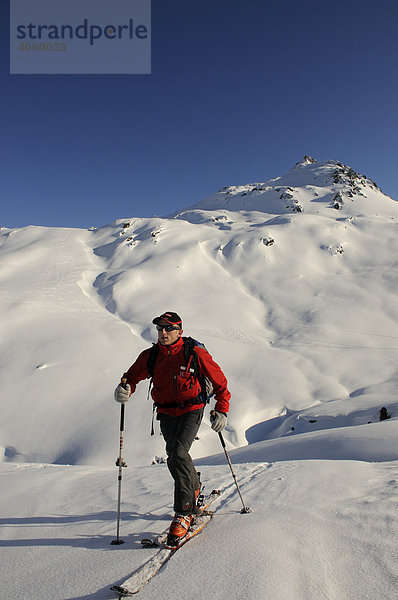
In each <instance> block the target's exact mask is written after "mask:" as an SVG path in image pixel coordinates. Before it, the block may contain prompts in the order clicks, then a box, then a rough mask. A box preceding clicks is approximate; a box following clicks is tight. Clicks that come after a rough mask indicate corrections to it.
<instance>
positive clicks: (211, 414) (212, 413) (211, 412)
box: [210, 409, 226, 450]
mask: <svg viewBox="0 0 398 600" xmlns="http://www.w3.org/2000/svg"><path fill="white" fill-rule="evenodd" d="M210 416H211V417H215V416H216V411H215V410H214V409H213V410H211V411H210ZM218 437H219V438H220V442H221V446H222V447H223V448H224V450H225V449H226V445H225V440H224V436H223V434H222V433H221V431H219V432H218Z"/></svg>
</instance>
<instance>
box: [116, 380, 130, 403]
mask: <svg viewBox="0 0 398 600" xmlns="http://www.w3.org/2000/svg"><path fill="white" fill-rule="evenodd" d="M130 393H131V387H130V386H129V384H128V383H125V384H124V385H122V384H121V383H119V385H118V386H117V388H116V389H115V400H116V402H120V404H125V403H126V402H127V400H128V399H129V398H130Z"/></svg>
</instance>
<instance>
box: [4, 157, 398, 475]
mask: <svg viewBox="0 0 398 600" xmlns="http://www.w3.org/2000/svg"><path fill="white" fill-rule="evenodd" d="M336 197H337V200H336ZM336 204H337V205H338V207H337V208H334V206H335V205H336ZM298 210H300V211H301V212H297V211H298ZM397 231H398V203H397V202H396V201H394V200H392V199H391V198H388V197H386V196H384V195H383V194H382V192H381V191H380V190H379V189H378V188H377V186H376V184H374V183H373V182H372V181H371V180H369V179H367V178H365V177H364V176H360V175H358V174H356V173H354V172H353V171H352V169H350V168H349V167H346V166H344V165H341V163H338V162H334V161H327V162H323V163H320V162H317V161H314V159H310V158H309V157H306V158H305V159H303V160H302V161H300V162H299V163H298V164H297V165H296V166H295V167H293V169H291V170H290V171H289V172H288V173H287V174H286V175H284V176H282V177H279V178H276V179H274V180H271V181H268V182H265V183H261V184H250V185H242V186H234V187H229V188H224V189H223V190H221V191H220V192H218V193H217V194H215V195H214V196H212V197H210V198H208V199H206V200H204V201H203V202H202V203H200V204H199V205H196V206H195V207H191V208H188V209H186V210H183V211H180V212H179V213H178V214H176V215H173V216H171V217H165V218H147V219H134V218H131V219H123V220H118V221H115V223H113V224H111V225H107V226H105V227H102V228H100V229H98V230H94V231H85V230H76V229H62V228H58V229H57V228H42V227H26V228H23V229H20V230H8V229H6V228H3V229H2V230H1V231H0V314H1V316H2V323H3V326H2V331H1V336H0V349H1V354H2V357H3V360H2V361H1V365H0V376H1V381H2V386H1V387H2V390H1V410H2V421H1V424H0V445H1V446H2V447H4V448H5V456H4V459H5V460H18V461H28V462H32V461H33V462H36V461H38V462H49V463H72V464H98V465H102V464H109V463H110V462H111V461H113V459H114V458H113V457H114V453H115V435H117V431H116V430H117V426H118V424H117V415H116V407H115V405H114V403H113V399H112V397H113V389H114V387H115V384H116V383H117V382H118V380H119V377H120V374H121V373H122V372H123V371H124V370H125V369H126V368H127V367H128V366H129V365H130V364H131V363H132V362H133V360H134V359H135V357H136V356H137V354H138V352H140V351H141V350H143V349H144V348H145V347H147V346H148V345H150V343H151V342H152V341H153V340H155V339H156V335H155V334H156V332H155V331H154V327H153V326H152V325H151V321H152V317H153V316H155V315H157V314H160V313H161V312H163V311H164V310H167V309H169V310H170V309H172V310H176V311H177V312H179V313H180V314H181V315H182V316H183V320H184V329H185V333H186V334H187V335H192V336H194V337H195V338H197V339H199V340H200V341H202V342H204V343H205V344H206V346H207V348H208V349H209V351H210V352H211V354H213V356H214V358H215V359H216V361H217V362H219V363H220V364H221V366H222V367H223V369H224V371H225V372H226V374H227V377H228V380H229V384H230V389H231V392H232V396H233V401H232V405H231V413H230V419H229V429H228V432H227V439H228V441H229V443H230V444H232V445H233V446H235V447H237V446H243V445H245V444H246V443H247V441H259V440H261V439H265V438H266V437H268V436H269V434H270V433H271V432H269V431H268V428H269V423H271V425H272V424H275V423H277V424H278V430H277V434H278V436H281V435H291V434H292V430H291V427H292V426H295V423H294V422H295V421H297V423H296V427H295V430H294V433H302V432H305V431H312V430H313V429H319V428H329V427H330V426H339V427H341V426H348V427H354V426H357V425H362V424H367V423H368V421H375V420H377V419H378V413H379V410H380V408H381V406H383V405H385V404H388V407H389V410H390V413H391V414H392V415H393V416H394V415H395V414H396V412H397V402H398V400H397V398H396V394H395V389H396V382H397V377H398V375H397V374H398V368H397V359H398V302H397V295H398V279H397V265H398V261H397V256H398V236H397ZM146 395H147V385H146V384H145V383H142V384H141V385H140V386H139V389H138V391H137V393H136V396H135V398H134V400H133V401H132V402H130V404H129V407H128V411H127V413H128V414H127V428H128V430H129V443H128V444H127V447H126V452H127V454H128V456H127V458H128V461H129V463H130V464H142V465H147V464H150V462H151V460H152V457H153V455H154V454H155V455H159V454H161V453H162V452H163V444H162V440H161V439H160V438H159V436H156V438H155V440H153V439H150V438H149V436H148V431H149V429H150V412H151V411H150V406H149V403H148V402H147V401H146ZM10 399H12V401H10ZM303 411H304V412H303ZM71 414H73V416H74V418H73V419H71V418H70V415H71ZM314 419H316V421H317V423H316V425H315V426H314V423H312V424H309V423H308V421H309V420H311V421H313V420H314ZM265 422H267V423H268V425H266V426H264V427H263V428H261V427H258V424H259V423H265ZM255 427H257V429H256V430H255V431H256V432H255V433H254V434H253V431H254V430H253V428H255ZM261 431H263V432H265V433H266V435H265V438H264V437H263V436H262V433H261V434H260V435H259V432H261ZM274 434H275V432H274ZM274 434H273V435H274ZM216 442H217V441H216V440H214V436H212V435H211V432H209V431H204V432H203V434H202V436H201V439H200V441H199V442H198V443H197V445H196V446H195V451H194V452H195V456H205V455H207V454H212V453H214V452H215V451H217V450H218V447H217V443H216ZM397 458H398V454H397Z"/></svg>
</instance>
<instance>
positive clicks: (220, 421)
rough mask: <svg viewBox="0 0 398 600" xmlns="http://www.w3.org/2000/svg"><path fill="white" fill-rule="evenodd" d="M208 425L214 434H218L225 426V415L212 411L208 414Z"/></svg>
mask: <svg viewBox="0 0 398 600" xmlns="http://www.w3.org/2000/svg"><path fill="white" fill-rule="evenodd" d="M210 423H211V428H212V429H214V431H215V432H216V433H220V431H222V430H223V429H224V428H225V426H226V424H227V415H225V414H224V413H221V412H217V411H216V410H212V411H211V413H210Z"/></svg>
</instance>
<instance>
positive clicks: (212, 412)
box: [210, 410, 251, 515]
mask: <svg viewBox="0 0 398 600" xmlns="http://www.w3.org/2000/svg"><path fill="white" fill-rule="evenodd" d="M215 412H216V411H215V410H212V411H211V413H210V414H211V415H212V416H213V415H215ZM218 437H219V438H220V442H221V446H222V447H223V449H224V452H225V456H226V458H227V461H228V464H229V468H230V469H231V473H232V477H233V478H234V481H235V485H236V489H237V490H238V494H239V498H240V499H241V502H242V507H243V508H242V510H241V511H240V512H241V514H242V515H245V514H247V513H250V512H251V509H250V508H249V507H248V506H246V505H245V503H244V502H243V498H242V493H241V491H240V488H239V485H238V482H237V480H236V475H235V473H234V470H233V468H232V463H231V459H230V458H229V454H228V450H227V447H226V445H225V440H224V436H223V434H222V433H221V431H219V432H218Z"/></svg>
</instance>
